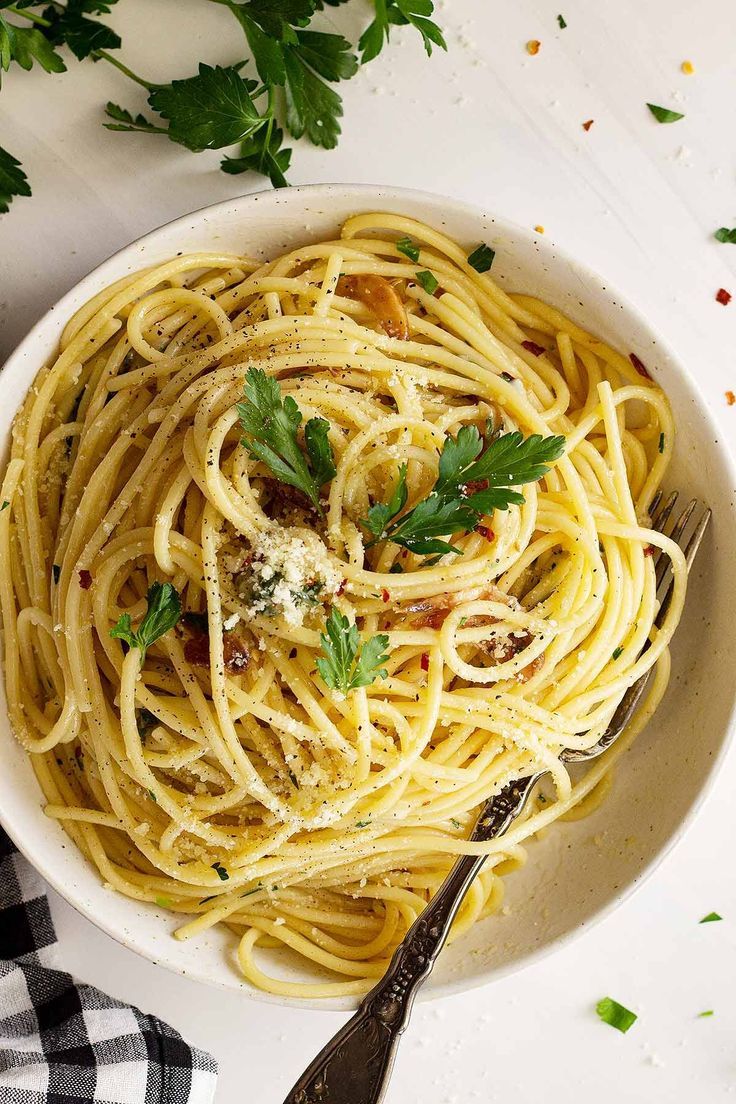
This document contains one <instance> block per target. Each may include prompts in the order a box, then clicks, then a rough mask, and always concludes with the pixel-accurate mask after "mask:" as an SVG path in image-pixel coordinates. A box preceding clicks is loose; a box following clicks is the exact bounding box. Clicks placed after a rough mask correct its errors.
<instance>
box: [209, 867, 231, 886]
mask: <svg viewBox="0 0 736 1104" xmlns="http://www.w3.org/2000/svg"><path fill="white" fill-rule="evenodd" d="M212 869H213V870H214V871H215V872H216V873H217V877H218V878H219V879H220V881H221V882H226V881H227V880H228V878H229V877H230V875H229V874H228V872H227V870H226V869H225V867H224V866H223V865H222V863H221V862H216V863H213V864H212Z"/></svg>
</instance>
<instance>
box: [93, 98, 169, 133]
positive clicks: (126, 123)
mask: <svg viewBox="0 0 736 1104" xmlns="http://www.w3.org/2000/svg"><path fill="white" fill-rule="evenodd" d="M105 114H106V115H107V116H108V117H109V118H110V119H114V120H115V122H114V123H103V126H104V127H106V128H107V130H139V131H143V132H146V133H149V134H166V128H165V127H157V126H154V124H153V123H149V121H148V119H147V118H146V117H145V115H133V114H131V112H130V111H127V110H126V109H125V108H124V107H120V106H119V105H118V104H115V103H112V101H110V102H109V103H108V104H107V105H106V106H105Z"/></svg>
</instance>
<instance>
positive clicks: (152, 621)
mask: <svg viewBox="0 0 736 1104" xmlns="http://www.w3.org/2000/svg"><path fill="white" fill-rule="evenodd" d="M146 601H147V602H148V609H147V610H146V612H145V615H144V617H143V620H142V621H141V623H140V625H139V626H138V628H137V629H136V630H135V631H134V630H133V627H132V624H131V620H130V614H129V613H124V614H122V615H121V616H120V617H119V618H118V620H117V621H116V623H115V624H114V625H113V627H112V628H111V629H110V636H112V637H113V638H114V639H116V640H124V641H125V643H126V644H127V645H128V647H130V648H138V649H139V651H140V653H141V656H140V659H141V666H142V665H143V661H144V659H145V658H146V649H147V648H150V647H151V645H152V644H155V643H156V641H157V640H159V639H160V638H161V637H162V636H165V635H166V633H167V632H170V631H171V629H173V628H174V625H176V624H177V623H178V622H179V620H180V619H181V598H180V597H179V592H178V591H177V589H176V587H174V586H172V585H171V583H152V585H151V586H150V587H149V590H148V595H147V598H146Z"/></svg>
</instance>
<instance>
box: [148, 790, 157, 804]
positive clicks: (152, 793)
mask: <svg viewBox="0 0 736 1104" xmlns="http://www.w3.org/2000/svg"><path fill="white" fill-rule="evenodd" d="M148 796H149V797H150V799H151V801H153V803H154V804H155V805H158V798H157V797H156V795H155V793H154V792H153V790H149V791H148Z"/></svg>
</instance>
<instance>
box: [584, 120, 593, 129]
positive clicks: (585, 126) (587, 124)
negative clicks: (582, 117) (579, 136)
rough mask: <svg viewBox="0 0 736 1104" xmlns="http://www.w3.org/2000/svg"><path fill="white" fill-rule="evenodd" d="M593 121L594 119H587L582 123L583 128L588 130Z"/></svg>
mask: <svg viewBox="0 0 736 1104" xmlns="http://www.w3.org/2000/svg"><path fill="white" fill-rule="evenodd" d="M594 122H595V119H588V121H587V123H583V130H590V128H591V127H592V125H593V123H594Z"/></svg>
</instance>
